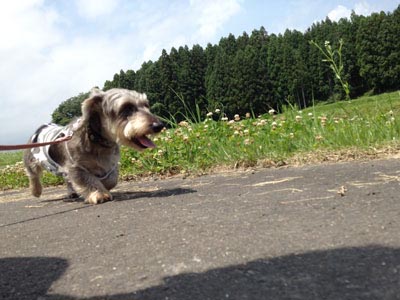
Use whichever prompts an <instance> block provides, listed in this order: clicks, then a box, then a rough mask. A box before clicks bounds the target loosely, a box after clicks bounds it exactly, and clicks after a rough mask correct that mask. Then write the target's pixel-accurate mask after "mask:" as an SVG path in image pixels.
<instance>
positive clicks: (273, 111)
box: [268, 108, 275, 116]
mask: <svg viewBox="0 0 400 300" xmlns="http://www.w3.org/2000/svg"><path fill="white" fill-rule="evenodd" d="M268 113H269V114H270V115H271V116H272V115H273V114H275V109H273V108H271V109H270V110H269V111H268Z"/></svg>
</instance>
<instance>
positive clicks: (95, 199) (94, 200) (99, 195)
mask: <svg viewBox="0 0 400 300" xmlns="http://www.w3.org/2000/svg"><path fill="white" fill-rule="evenodd" d="M111 200H112V196H111V194H110V193H108V192H99V191H94V192H92V193H90V194H89V196H87V197H86V199H85V203H89V204H100V203H104V202H107V201H111Z"/></svg>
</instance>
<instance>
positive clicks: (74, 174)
mask: <svg viewBox="0 0 400 300" xmlns="http://www.w3.org/2000/svg"><path fill="white" fill-rule="evenodd" d="M69 179H70V181H71V183H72V186H73V187H74V189H75V190H77V191H78V192H79V193H80V194H81V195H82V196H83V197H84V198H85V203H90V204H100V203H103V202H106V201H110V200H112V196H111V193H110V192H109V191H108V190H107V189H106V188H105V187H104V185H103V184H102V183H101V181H100V180H99V179H98V178H97V177H96V176H94V175H93V174H91V173H90V172H88V171H87V170H85V169H83V168H80V167H74V168H71V169H70V172H69Z"/></svg>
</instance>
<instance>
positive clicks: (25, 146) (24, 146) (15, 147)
mask: <svg viewBox="0 0 400 300" xmlns="http://www.w3.org/2000/svg"><path fill="white" fill-rule="evenodd" d="M70 139H72V135H68V136H65V137H62V138H58V139H56V140H54V141H52V142H47V143H32V144H20V145H0V151H7V150H22V149H30V148H36V147H42V146H48V145H55V144H60V143H64V142H66V141H69V140H70Z"/></svg>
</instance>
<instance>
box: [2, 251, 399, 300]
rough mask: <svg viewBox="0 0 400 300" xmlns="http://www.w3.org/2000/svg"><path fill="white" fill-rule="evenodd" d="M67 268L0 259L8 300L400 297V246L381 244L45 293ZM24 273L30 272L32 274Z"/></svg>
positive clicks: (38, 261)
mask: <svg viewBox="0 0 400 300" xmlns="http://www.w3.org/2000/svg"><path fill="white" fill-rule="evenodd" d="M14 264H15V265H14ZM9 268H11V271H10V270H9ZM65 268H66V262H65V261H63V260H61V259H51V258H49V259H48V260H46V259H44V258H21V259H20V261H18V259H16V258H13V259H8V260H7V259H6V260H4V259H3V260H1V261H0V280H1V281H0V282H1V285H2V287H1V290H2V291H3V290H5V291H7V292H8V293H9V295H10V291H14V292H13V295H19V296H18V297H17V296H14V297H10V298H6V299H25V298H23V297H20V295H32V296H33V295H35V296H44V299H61V300H63V299H64V300H76V299H86V300H100V299H109V300H125V299H136V300H144V299H170V300H172V299H176V300H178V299H179V300H184V299H185V300H186V299H190V300H204V299H277V300H279V299H306V300H310V299H318V300H319V299H338V300H339V299H340V300H343V299H352V300H353V299H399V297H400V296H399V295H400V250H399V249H393V248H387V247H380V246H369V247H359V248H340V249H333V250H327V251H315V252H309V253H304V254H293V255H288V256H282V257H278V258H271V259H260V260H256V261H252V262H249V263H246V264H240V265H234V266H229V267H225V268H218V269H213V270H209V271H207V272H204V273H187V274H180V275H176V276H171V277H166V278H164V283H163V284H162V285H159V286H154V287H151V288H148V289H144V290H140V291H136V292H132V293H128V294H114V295H104V296H94V297H89V298H76V297H72V296H67V295H55V294H47V295H46V290H47V289H48V288H49V286H50V283H51V280H56V279H57V278H59V276H60V275H61V274H62V273H63V272H64V270H65ZM38 269H40V270H38ZM24 272H31V274H32V275H26V274H24ZM10 273H11V274H10ZM7 274H9V275H11V277H8V275H7ZM18 274H19V275H18ZM43 276H44V277H43ZM8 278H11V280H8ZM27 280H28V282H25V281H27ZM4 287H5V288H4ZM3 295H5V294H3ZM26 299H27V298H26ZM31 299H34V298H33V297H32V298H31Z"/></svg>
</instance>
